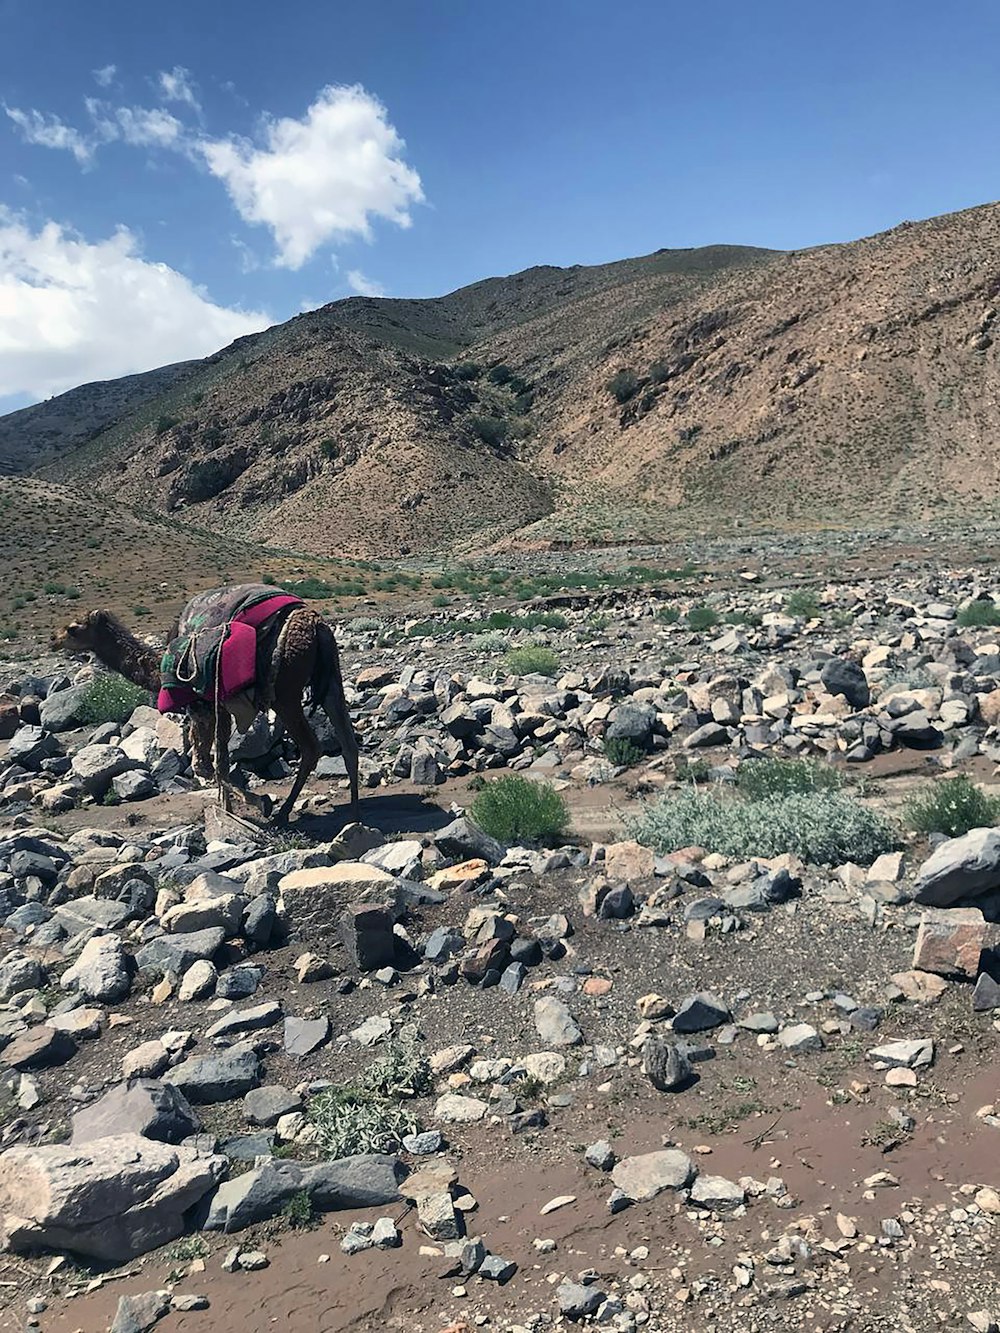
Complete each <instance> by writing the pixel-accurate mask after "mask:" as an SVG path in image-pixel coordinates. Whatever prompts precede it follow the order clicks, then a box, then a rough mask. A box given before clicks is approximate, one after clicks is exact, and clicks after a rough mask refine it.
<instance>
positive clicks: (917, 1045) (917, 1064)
mask: <svg viewBox="0 0 1000 1333" xmlns="http://www.w3.org/2000/svg"><path fill="white" fill-rule="evenodd" d="M868 1059H869V1060H872V1061H874V1062H875V1063H877V1064H880V1065H887V1066H888V1067H889V1068H890V1069H893V1068H902V1069H922V1068H923V1067H924V1066H925V1065H930V1064H933V1063H934V1042H933V1040H932V1039H931V1038H930V1037H923V1038H918V1039H917V1040H915V1041H890V1042H887V1043H886V1044H885V1045H884V1046H876V1047H874V1049H872V1050H870V1051H869V1052H868Z"/></svg>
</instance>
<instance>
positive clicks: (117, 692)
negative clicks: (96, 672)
mask: <svg viewBox="0 0 1000 1333" xmlns="http://www.w3.org/2000/svg"><path fill="white" fill-rule="evenodd" d="M148 703H149V695H148V694H147V692H146V691H145V690H143V689H140V688H139V686H138V685H133V684H132V682H131V681H130V680H126V679H125V677H124V676H115V675H112V674H110V673H109V674H107V675H103V676H97V677H95V679H94V680H92V681H91V682H90V684H89V685H88V686H87V688H86V689H85V690H84V692H83V698H82V700H81V703H80V707H79V709H78V716H79V718H80V721H81V722H83V723H84V724H85V725H87V726H99V725H100V723H102V722H126V721H127V720H128V719H129V718H130V717H131V716H132V711H133V709H136V708H138V707H139V705H140V704H148Z"/></svg>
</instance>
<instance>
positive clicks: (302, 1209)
mask: <svg viewBox="0 0 1000 1333" xmlns="http://www.w3.org/2000/svg"><path fill="white" fill-rule="evenodd" d="M281 1215H282V1217H283V1218H284V1219H285V1221H286V1222H287V1223H288V1225H289V1226H290V1227H291V1228H292V1230H293V1231H308V1230H309V1228H310V1227H314V1226H315V1225H316V1220H317V1219H316V1214H315V1212H314V1211H313V1206H312V1199H310V1197H309V1195H308V1194H307V1193H306V1191H305V1190H299V1191H298V1192H297V1193H295V1194H293V1195H292V1197H291V1198H290V1199H289V1200H288V1202H287V1203H286V1204H285V1206H284V1208H282V1210H281Z"/></svg>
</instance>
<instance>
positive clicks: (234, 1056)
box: [163, 1047, 260, 1102]
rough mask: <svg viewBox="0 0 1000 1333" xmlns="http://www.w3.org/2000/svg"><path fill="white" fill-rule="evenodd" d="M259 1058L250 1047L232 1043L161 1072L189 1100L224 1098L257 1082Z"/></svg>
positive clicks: (228, 1099) (217, 1099) (239, 1092)
mask: <svg viewBox="0 0 1000 1333" xmlns="http://www.w3.org/2000/svg"><path fill="white" fill-rule="evenodd" d="M259 1078H260V1061H259V1060H258V1059H257V1056H256V1055H255V1053H254V1052H253V1051H250V1050H241V1049H240V1048H238V1047H233V1049H232V1050H229V1051H223V1052H221V1053H220V1054H218V1055H198V1056H193V1057H192V1058H191V1059H189V1060H184V1061H182V1063H181V1064H179V1065H176V1066H175V1067H174V1068H173V1069H171V1070H168V1072H167V1073H166V1074H165V1075H164V1076H163V1081H164V1082H165V1083H169V1084H170V1085H171V1086H172V1087H175V1088H179V1089H180V1090H181V1092H183V1093H184V1095H185V1097H187V1098H188V1100H189V1101H192V1102H226V1101H231V1100H232V1098H234V1097H242V1096H243V1095H244V1094H245V1093H247V1092H249V1091H250V1089H251V1088H254V1087H256V1086H257V1083H258V1081H259Z"/></svg>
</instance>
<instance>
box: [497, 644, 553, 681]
mask: <svg viewBox="0 0 1000 1333" xmlns="http://www.w3.org/2000/svg"><path fill="white" fill-rule="evenodd" d="M504 664H505V665H506V667H507V670H508V671H510V672H511V673H512V674H513V675H515V676H529V675H535V676H554V675H556V674H557V673H558V671H559V658H558V656H557V655H556V654H555V653H554V652H553V651H552V649H551V648H543V647H541V646H540V645H536V644H525V645H524V647H523V648H512V649H511V650H510V652H509V653H508V654H507V656H506V657H505V658H504Z"/></svg>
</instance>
